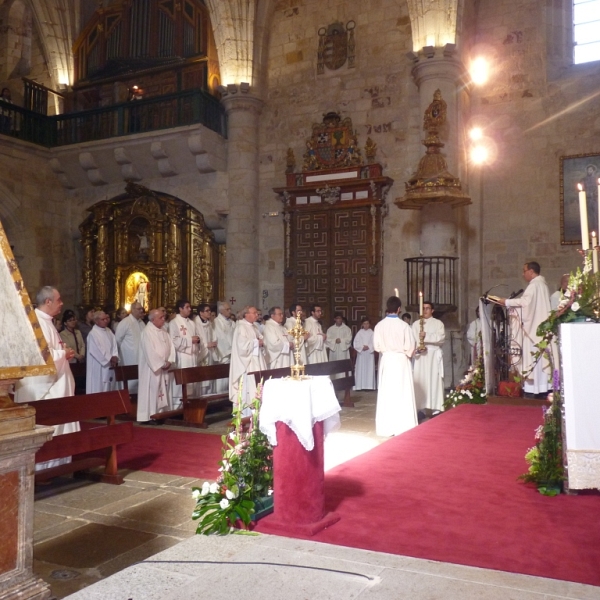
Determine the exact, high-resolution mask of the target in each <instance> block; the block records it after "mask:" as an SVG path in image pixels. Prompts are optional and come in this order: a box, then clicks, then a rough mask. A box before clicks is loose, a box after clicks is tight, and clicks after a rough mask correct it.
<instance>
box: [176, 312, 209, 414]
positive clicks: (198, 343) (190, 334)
mask: <svg viewBox="0 0 600 600" xmlns="http://www.w3.org/2000/svg"><path fill="white" fill-rule="evenodd" d="M175 310H177V311H178V314H177V315H175V317H174V318H173V319H171V321H170V322H169V335H170V336H171V340H172V342H173V346H175V354H176V359H175V362H176V367H177V368H178V369H184V368H186V367H197V366H198V365H199V364H200V362H201V361H202V360H203V359H204V356H205V355H206V353H207V352H208V351H207V349H206V348H205V347H204V346H203V345H202V340H201V339H200V336H199V335H198V334H197V333H196V326H195V325H194V322H193V321H192V320H191V319H190V314H191V312H192V307H191V305H190V303H189V301H188V300H178V301H177V304H175ZM181 388H182V386H181V385H177V384H176V383H175V382H174V383H173V405H174V406H175V408H177V407H178V406H180V405H181V401H182V400H181V399H182V397H183V392H182V389H181ZM187 395H188V398H195V397H197V396H199V395H200V386H199V385H197V384H195V383H189V384H188V385H187Z"/></svg>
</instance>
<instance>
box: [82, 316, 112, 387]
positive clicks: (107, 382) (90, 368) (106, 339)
mask: <svg viewBox="0 0 600 600" xmlns="http://www.w3.org/2000/svg"><path fill="white" fill-rule="evenodd" d="M109 323H110V316H109V315H107V314H106V313H105V312H103V311H99V312H96V313H94V326H93V327H92V330H91V331H90V333H89V334H88V337H87V368H86V374H85V393H86V394H94V393H96V392H110V391H111V390H116V389H117V384H116V381H115V371H114V369H113V368H112V367H116V366H117V365H118V364H119V349H118V347H117V339H116V338H115V334H114V333H113V332H112V329H111V328H110V327H109V326H108V325H109Z"/></svg>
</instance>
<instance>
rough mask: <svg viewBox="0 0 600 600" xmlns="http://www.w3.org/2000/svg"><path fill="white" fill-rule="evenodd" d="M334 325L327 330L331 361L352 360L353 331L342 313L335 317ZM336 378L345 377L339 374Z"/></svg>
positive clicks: (327, 344) (327, 343) (337, 313)
mask: <svg viewBox="0 0 600 600" xmlns="http://www.w3.org/2000/svg"><path fill="white" fill-rule="evenodd" d="M333 320H334V323H333V325H332V326H331V327H330V328H329V329H328V330H327V341H326V342H325V345H326V346H327V348H329V360H330V361H333V360H345V359H347V358H350V346H351V345H352V330H351V329H350V327H348V325H346V324H345V323H344V318H343V316H342V313H339V312H336V313H335V314H334V315H333ZM333 377H334V378H339V377H344V373H338V374H337V375H334V376H333Z"/></svg>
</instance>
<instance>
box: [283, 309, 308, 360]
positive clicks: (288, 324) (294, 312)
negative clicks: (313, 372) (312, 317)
mask: <svg viewBox="0 0 600 600" xmlns="http://www.w3.org/2000/svg"><path fill="white" fill-rule="evenodd" d="M298 313H300V318H301V319H302V316H303V315H304V311H303V310H302V305H301V304H298V303H297V302H294V303H293V304H292V305H291V306H290V316H289V317H288V318H287V319H286V321H285V328H286V329H287V331H290V329H293V328H294V327H296V317H297V316H298ZM309 337H310V333H305V334H304V337H303V338H301V339H300V363H301V364H303V365H306V364H308V361H307V360H306V340H307V339H308V338H309ZM292 364H296V359H295V358H294V357H293V356H292Z"/></svg>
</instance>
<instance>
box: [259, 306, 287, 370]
mask: <svg viewBox="0 0 600 600" xmlns="http://www.w3.org/2000/svg"><path fill="white" fill-rule="evenodd" d="M269 316H270V318H269V319H267V322H266V323H265V327H264V329H263V336H264V340H265V348H266V359H267V365H268V368H269V369H280V368H283V367H289V366H290V365H291V364H293V362H292V361H293V354H292V351H293V348H294V340H293V338H292V337H291V336H290V335H289V334H288V333H287V331H286V329H285V327H284V326H283V325H282V323H283V311H282V310H281V308H280V307H279V306H274V307H273V308H271V309H270V310H269Z"/></svg>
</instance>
